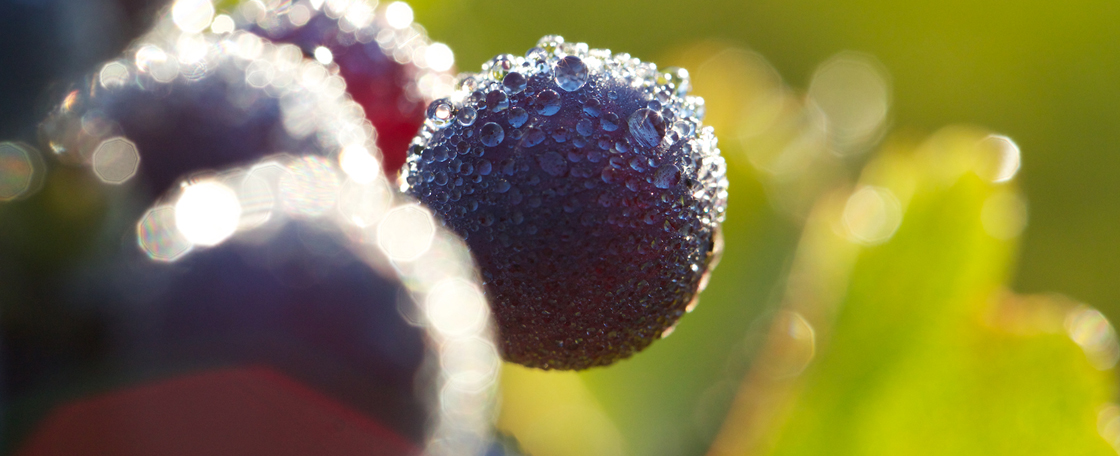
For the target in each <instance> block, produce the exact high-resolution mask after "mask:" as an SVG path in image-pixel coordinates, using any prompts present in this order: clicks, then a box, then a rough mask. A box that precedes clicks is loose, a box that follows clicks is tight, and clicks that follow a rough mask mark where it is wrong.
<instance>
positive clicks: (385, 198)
mask: <svg viewBox="0 0 1120 456" xmlns="http://www.w3.org/2000/svg"><path fill="white" fill-rule="evenodd" d="M392 203H393V194H392V190H390V189H389V186H388V185H386V183H385V181H383V180H376V181H373V182H369V183H364V184H363V183H359V182H357V181H355V180H352V179H351V180H347V181H346V182H345V183H343V184H342V190H341V192H340V193H339V196H338V210H339V211H340V212H342V215H343V217H345V218H346V220H347V221H349V222H350V223H353V224H354V225H357V226H359V227H362V228H365V227H369V226H373V225H374V224H376V223H377V222H379V221H381V218H382V217H384V216H385V212H386V211H388V210H389V206H390V205H391V204H392Z"/></svg>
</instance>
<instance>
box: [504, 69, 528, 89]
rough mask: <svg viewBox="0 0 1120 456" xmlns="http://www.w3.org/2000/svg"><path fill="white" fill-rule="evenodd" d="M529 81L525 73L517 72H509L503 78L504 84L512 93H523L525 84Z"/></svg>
mask: <svg viewBox="0 0 1120 456" xmlns="http://www.w3.org/2000/svg"><path fill="white" fill-rule="evenodd" d="M527 82H528V81H527V80H526V79H525V76H524V75H522V74H521V73H516V72H515V73H510V74H507V75H506V77H505V78H503V79H502V85H504V86H505V87H506V89H508V90H509V92H510V93H521V91H522V90H525V84H526V83H527Z"/></svg>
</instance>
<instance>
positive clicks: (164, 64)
mask: <svg viewBox="0 0 1120 456" xmlns="http://www.w3.org/2000/svg"><path fill="white" fill-rule="evenodd" d="M136 68H137V69H139V70H140V71H142V72H145V73H147V74H149V75H151V76H152V79H155V80H156V82H163V83H167V82H171V81H172V80H174V79H175V77H176V76H178V75H179V61H178V60H176V59H175V57H174V56H170V55H167V53H166V52H164V51H163V49H161V48H160V47H159V46H156V45H153V44H145V45H144V46H141V47H140V49H138V50H137V51H136Z"/></svg>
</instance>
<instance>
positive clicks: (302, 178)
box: [280, 156, 341, 217]
mask: <svg viewBox="0 0 1120 456" xmlns="http://www.w3.org/2000/svg"><path fill="white" fill-rule="evenodd" d="M340 185H341V182H339V178H338V174H336V173H335V170H334V169H333V168H332V167H331V166H330V163H329V162H328V161H327V159H326V158H323V157H311V156H308V157H301V158H299V159H297V160H295V161H294V162H292V163H291V164H289V165H288V173H286V174H284V176H283V177H282V178H280V199H281V201H283V204H284V209H286V210H287V212H288V213H290V214H292V215H297V216H303V217H318V216H320V215H323V214H324V213H326V212H327V210H329V209H330V208H331V207H333V206H334V204H335V202H336V200H337V199H338V191H339V186H340Z"/></svg>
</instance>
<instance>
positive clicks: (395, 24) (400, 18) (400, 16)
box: [385, 2, 412, 29]
mask: <svg viewBox="0 0 1120 456" xmlns="http://www.w3.org/2000/svg"><path fill="white" fill-rule="evenodd" d="M385 21H386V22H388V23H389V26H390V27H392V28H395V29H403V28H406V27H408V26H410V25H412V7H411V6H408V3H405V2H393V3H390V4H389V6H388V7H386V8H385Z"/></svg>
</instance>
